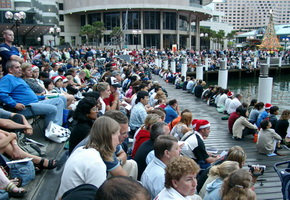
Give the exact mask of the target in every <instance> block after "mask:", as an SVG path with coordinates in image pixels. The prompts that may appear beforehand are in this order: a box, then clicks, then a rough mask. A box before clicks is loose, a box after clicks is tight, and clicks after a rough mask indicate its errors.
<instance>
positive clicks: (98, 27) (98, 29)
mask: <svg viewBox="0 0 290 200" xmlns="http://www.w3.org/2000/svg"><path fill="white" fill-rule="evenodd" d="M93 26H94V27H95V34H96V35H95V37H96V39H97V43H98V45H99V41H100V39H101V38H102V37H103V33H104V31H105V30H106V28H105V26H104V23H103V22H101V21H97V22H94V23H93Z"/></svg>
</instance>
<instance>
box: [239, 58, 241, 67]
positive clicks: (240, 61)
mask: <svg viewBox="0 0 290 200" xmlns="http://www.w3.org/2000/svg"><path fill="white" fill-rule="evenodd" d="M239 69H242V57H239Z"/></svg>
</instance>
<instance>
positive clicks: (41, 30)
mask: <svg viewBox="0 0 290 200" xmlns="http://www.w3.org/2000/svg"><path fill="white" fill-rule="evenodd" d="M50 27H53V26H52V25H42V24H20V26H19V28H18V31H19V36H24V37H27V36H29V37H33V36H35V37H38V36H43V35H45V34H47V33H48V31H49V28H50ZM5 29H12V30H13V31H14V36H15V37H16V34H17V33H16V26H15V24H0V33H2V32H3V31H4V30H5Z"/></svg>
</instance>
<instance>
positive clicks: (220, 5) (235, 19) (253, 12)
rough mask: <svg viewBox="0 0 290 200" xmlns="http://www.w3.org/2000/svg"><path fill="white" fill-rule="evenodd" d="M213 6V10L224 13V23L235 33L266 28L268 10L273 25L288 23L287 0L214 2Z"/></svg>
mask: <svg viewBox="0 0 290 200" xmlns="http://www.w3.org/2000/svg"><path fill="white" fill-rule="evenodd" d="M214 4H215V10H217V11H221V12H224V13H225V17H224V21H225V22H227V23H229V24H231V25H232V26H233V28H234V30H237V31H239V30H242V31H249V30H254V29H257V28H260V27H266V26H267V24H268V22H269V16H270V14H269V13H270V10H272V11H273V18H274V24H277V25H278V24H289V23H290V1H289V0H214Z"/></svg>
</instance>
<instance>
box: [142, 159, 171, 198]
mask: <svg viewBox="0 0 290 200" xmlns="http://www.w3.org/2000/svg"><path fill="white" fill-rule="evenodd" d="M165 168H166V165H165V164H164V163H163V162H162V161H161V160H159V159H158V158H156V157H154V159H153V160H152V161H151V162H150V163H149V165H147V167H146V169H145V171H144V172H143V174H142V176H141V182H142V185H143V186H144V187H145V188H146V189H147V190H148V191H149V192H150V194H151V196H152V197H153V198H154V197H156V196H157V195H158V194H159V192H161V190H162V189H163V188H164V183H165Z"/></svg>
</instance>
